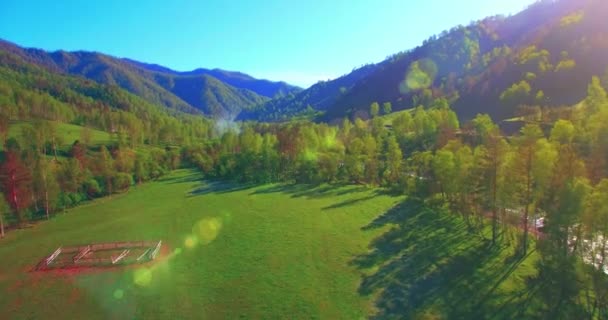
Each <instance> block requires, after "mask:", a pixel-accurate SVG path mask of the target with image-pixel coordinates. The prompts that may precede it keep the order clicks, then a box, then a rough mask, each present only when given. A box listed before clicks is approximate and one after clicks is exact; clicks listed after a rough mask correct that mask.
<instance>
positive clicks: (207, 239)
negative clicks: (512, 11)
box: [192, 218, 222, 244]
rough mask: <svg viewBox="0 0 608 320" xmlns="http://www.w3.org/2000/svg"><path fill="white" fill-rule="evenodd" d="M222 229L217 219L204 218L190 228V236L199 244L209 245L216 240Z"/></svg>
mask: <svg viewBox="0 0 608 320" xmlns="http://www.w3.org/2000/svg"><path fill="white" fill-rule="evenodd" d="M221 229H222V220H221V219H219V218H205V219H202V220H200V221H199V222H197V223H196V224H195V225H194V227H193V228H192V234H193V235H194V236H195V237H196V238H197V239H198V242H199V243H201V244H209V243H211V242H212V241H213V240H215V238H217V236H218V234H219V233H220V230H221Z"/></svg>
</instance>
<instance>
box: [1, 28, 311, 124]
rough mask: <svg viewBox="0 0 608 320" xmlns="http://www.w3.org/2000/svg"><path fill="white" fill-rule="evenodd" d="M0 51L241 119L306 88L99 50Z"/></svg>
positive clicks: (192, 109) (147, 96)
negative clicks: (252, 110)
mask: <svg viewBox="0 0 608 320" xmlns="http://www.w3.org/2000/svg"><path fill="white" fill-rule="evenodd" d="M0 51H2V52H5V53H7V54H12V55H15V56H18V57H20V58H21V59H22V60H24V61H25V62H28V63H32V64H35V65H37V66H39V67H42V68H44V69H46V70H47V71H48V72H55V73H62V74H69V75H75V76H81V77H85V78H87V79H90V80H93V81H96V82H98V83H101V84H107V85H113V86H118V87H121V88H123V89H125V90H127V91H129V92H130V93H132V94H135V95H137V96H139V97H141V98H142V99H144V100H146V101H147V102H148V103H152V104H156V105H161V106H165V107H167V108H170V109H175V110H180V111H184V112H189V113H201V112H202V113H203V114H206V115H210V116H222V117H235V116H236V115H237V114H238V113H239V112H240V111H241V110H243V109H247V108H250V107H252V106H255V105H258V104H261V103H263V102H265V101H267V100H269V99H270V98H275V97H281V96H284V95H287V94H290V93H295V92H298V91H299V90H300V89H299V88H297V87H294V86H291V85H288V84H286V83H284V82H271V81H268V80H258V79H255V78H253V77H251V76H249V75H246V74H243V73H238V72H230V71H224V70H220V69H213V70H208V69H196V70H193V71H189V72H178V71H174V70H171V69H169V68H165V67H162V66H158V65H153V64H146V63H142V62H138V61H134V60H130V59H119V58H115V57H112V56H108V55H105V54H101V53H97V52H85V51H78V52H66V51H56V52H45V51H43V50H39V49H25V48H21V47H19V46H17V45H15V44H12V43H9V42H6V41H2V40H0Z"/></svg>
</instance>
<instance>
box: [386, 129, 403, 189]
mask: <svg viewBox="0 0 608 320" xmlns="http://www.w3.org/2000/svg"><path fill="white" fill-rule="evenodd" d="M402 162H403V153H402V152H401V148H399V144H398V143H397V139H396V138H395V136H394V135H390V136H389V137H388V139H387V141H386V168H385V170H384V174H383V175H384V179H385V180H386V182H387V183H388V185H389V186H394V185H395V184H396V183H397V182H398V180H399V176H400V174H401V168H402Z"/></svg>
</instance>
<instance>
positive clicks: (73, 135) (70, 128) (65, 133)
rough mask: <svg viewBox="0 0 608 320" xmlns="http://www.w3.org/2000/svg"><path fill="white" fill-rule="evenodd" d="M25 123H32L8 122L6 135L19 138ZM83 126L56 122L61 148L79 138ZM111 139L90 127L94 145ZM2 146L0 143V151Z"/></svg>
mask: <svg viewBox="0 0 608 320" xmlns="http://www.w3.org/2000/svg"><path fill="white" fill-rule="evenodd" d="M26 125H32V123H31V122H29V121H15V122H12V123H11V124H10V127H9V131H8V136H9V137H11V138H16V139H17V140H20V139H21V128H23V126H26ZM83 130H84V127H82V126H77V125H73V124H67V123H60V122H57V135H58V136H60V137H61V138H62V139H63V141H62V142H63V143H62V145H61V146H60V148H61V150H63V151H67V150H69V147H70V146H71V145H72V144H73V143H74V141H76V140H79V139H80V137H81V133H82V131H83ZM112 141H113V138H112V136H111V135H110V134H109V133H107V132H104V131H100V130H96V129H91V143H92V144H94V145H98V144H108V143H110V142H112ZM3 148H4V146H2V145H1V143H0V151H1V150H2V149H3Z"/></svg>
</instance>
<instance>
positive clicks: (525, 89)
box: [500, 80, 532, 103]
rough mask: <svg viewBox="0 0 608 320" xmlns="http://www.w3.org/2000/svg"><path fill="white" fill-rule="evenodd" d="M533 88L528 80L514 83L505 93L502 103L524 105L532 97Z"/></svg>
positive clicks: (501, 98) (501, 99)
mask: <svg viewBox="0 0 608 320" xmlns="http://www.w3.org/2000/svg"><path fill="white" fill-rule="evenodd" d="M531 91H532V87H531V86H530V84H529V83H528V82H527V81H526V80H522V81H520V82H518V83H514V84H513V85H512V86H511V87H509V88H508V89H506V90H505V91H503V93H502V94H501V95H500V101H503V102H507V103H523V102H525V101H526V100H527V98H528V97H529V96H530V92H531Z"/></svg>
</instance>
